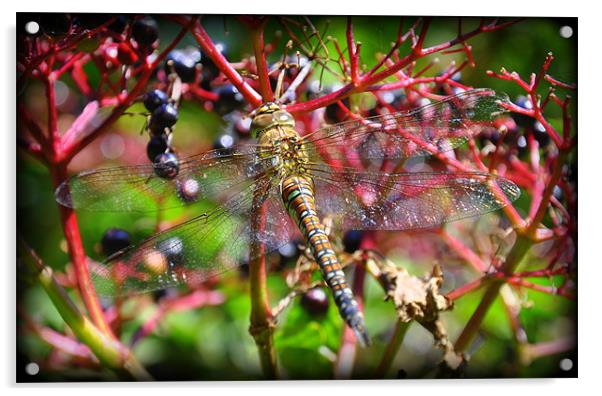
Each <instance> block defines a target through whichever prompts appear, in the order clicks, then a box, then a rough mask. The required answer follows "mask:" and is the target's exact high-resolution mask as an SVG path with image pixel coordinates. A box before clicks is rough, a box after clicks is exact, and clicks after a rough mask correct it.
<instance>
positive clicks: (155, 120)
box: [143, 89, 180, 179]
mask: <svg viewBox="0 0 602 396" xmlns="http://www.w3.org/2000/svg"><path fill="white" fill-rule="evenodd" d="M143 102H144V107H146V109H147V110H148V111H149V113H150V117H149V119H148V123H147V126H148V128H147V129H148V131H149V134H150V140H149V142H148V145H147V146H146V155H147V156H148V159H149V160H151V161H152V162H153V164H155V174H156V175H157V176H159V177H162V178H165V179H173V178H174V177H176V176H177V175H178V172H179V170H180V162H179V160H178V157H177V155H176V154H175V152H174V151H173V148H172V143H171V141H172V132H173V127H174V126H175V124H176V122H177V121H178V109H177V107H176V104H175V101H173V100H171V99H169V98H168V96H167V94H166V93H165V92H163V91H161V90H159V89H154V90H152V91H149V92H147V93H146V94H145V95H144V98H143Z"/></svg>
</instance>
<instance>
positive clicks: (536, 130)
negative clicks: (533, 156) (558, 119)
mask: <svg viewBox="0 0 602 396" xmlns="http://www.w3.org/2000/svg"><path fill="white" fill-rule="evenodd" d="M533 137H534V138H535V140H537V142H538V143H539V147H546V146H547V145H548V144H550V141H551V138H550V135H549V134H548V132H547V131H546V128H545V127H544V126H543V125H542V123H541V122H539V121H535V122H534V123H533Z"/></svg>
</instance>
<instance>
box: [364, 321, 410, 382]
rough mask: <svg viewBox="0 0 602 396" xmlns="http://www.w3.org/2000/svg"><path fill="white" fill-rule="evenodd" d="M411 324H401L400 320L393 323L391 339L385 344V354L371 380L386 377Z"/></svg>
mask: <svg viewBox="0 0 602 396" xmlns="http://www.w3.org/2000/svg"><path fill="white" fill-rule="evenodd" d="M410 324H411V322H405V323H404V322H402V321H401V320H399V319H398V320H397V322H395V331H394V333H393V335H392V336H391V339H390V340H389V342H388V343H387V348H386V349H385V353H383V356H382V358H381V361H380V363H379V364H378V367H377V368H376V370H375V371H374V375H373V378H375V379H383V378H385V375H387V371H389V369H390V368H391V365H392V364H393V361H394V360H395V356H397V352H399V348H401V344H403V339H404V337H405V335H406V333H407V331H408V329H409V328H410Z"/></svg>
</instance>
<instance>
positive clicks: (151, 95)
mask: <svg viewBox="0 0 602 396" xmlns="http://www.w3.org/2000/svg"><path fill="white" fill-rule="evenodd" d="M167 99H168V98H167V94H166V93H165V92H163V91H161V90H160V89H153V90H152V91H148V92H147V93H145V94H144V98H143V101H144V107H146V110H148V111H150V112H151V113H152V112H153V111H155V110H156V109H157V108H158V107H159V106H161V105H164V104H167Z"/></svg>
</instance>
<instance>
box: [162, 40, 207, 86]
mask: <svg viewBox="0 0 602 396" xmlns="http://www.w3.org/2000/svg"><path fill="white" fill-rule="evenodd" d="M200 61H201V51H200V50H199V49H198V48H194V47H189V48H187V49H183V50H182V49H175V50H173V51H171V52H170V53H169V55H167V59H166V60H165V71H166V72H167V73H168V74H169V73H171V72H172V70H173V71H175V72H176V74H177V75H178V76H179V77H180V79H181V80H182V81H183V82H187V83H189V82H193V81H194V79H195V77H196V65H197V64H198V63H199V62H200Z"/></svg>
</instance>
